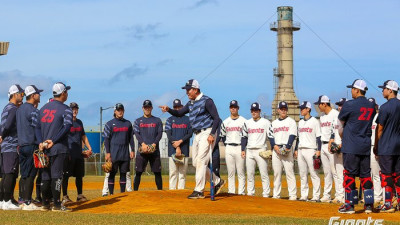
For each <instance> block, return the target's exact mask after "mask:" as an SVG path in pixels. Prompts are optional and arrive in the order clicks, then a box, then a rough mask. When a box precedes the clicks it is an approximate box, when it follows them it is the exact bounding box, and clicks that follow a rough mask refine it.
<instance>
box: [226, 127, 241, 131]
mask: <svg viewBox="0 0 400 225" xmlns="http://www.w3.org/2000/svg"><path fill="white" fill-rule="evenodd" d="M231 131H232V132H234V131H239V132H241V131H242V128H241V127H226V132H231Z"/></svg>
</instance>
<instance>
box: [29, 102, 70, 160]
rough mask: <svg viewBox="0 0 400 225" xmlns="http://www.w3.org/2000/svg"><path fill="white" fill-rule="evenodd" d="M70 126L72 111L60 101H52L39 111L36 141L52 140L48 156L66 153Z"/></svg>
mask: <svg viewBox="0 0 400 225" xmlns="http://www.w3.org/2000/svg"><path fill="white" fill-rule="evenodd" d="M71 126H72V110H71V108H70V107H69V106H67V105H65V104H64V103H62V102H60V101H57V100H55V101H52V102H49V103H47V104H46V105H44V106H43V107H42V108H41V109H40V111H39V123H38V125H37V128H36V129H40V136H39V137H37V139H38V141H39V142H41V141H45V140H52V141H53V143H54V145H53V147H52V148H51V149H50V151H49V154H48V155H49V156H54V155H58V154H63V153H68V132H69V129H70V127H71Z"/></svg>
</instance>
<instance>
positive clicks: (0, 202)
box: [0, 201, 4, 209]
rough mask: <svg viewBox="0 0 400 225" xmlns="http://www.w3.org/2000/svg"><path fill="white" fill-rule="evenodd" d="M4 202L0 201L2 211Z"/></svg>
mask: <svg viewBox="0 0 400 225" xmlns="http://www.w3.org/2000/svg"><path fill="white" fill-rule="evenodd" d="M3 204H4V201H0V209H3Z"/></svg>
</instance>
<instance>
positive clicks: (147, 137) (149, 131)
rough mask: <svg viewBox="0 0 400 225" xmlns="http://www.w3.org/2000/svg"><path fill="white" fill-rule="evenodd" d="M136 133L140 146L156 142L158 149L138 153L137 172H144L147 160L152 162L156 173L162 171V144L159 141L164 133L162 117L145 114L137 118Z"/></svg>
mask: <svg viewBox="0 0 400 225" xmlns="http://www.w3.org/2000/svg"><path fill="white" fill-rule="evenodd" d="M134 133H135V136H136V139H137V140H138V143H139V146H141V145H142V143H145V144H146V145H151V144H156V150H155V152H154V153H152V154H141V153H139V151H138V152H137V154H136V165H135V169H136V172H144V171H145V170H146V166H147V162H150V167H151V171H152V172H154V173H159V172H161V160H160V146H159V142H160V140H161V137H162V133H163V125H162V122H161V120H160V118H157V117H154V116H151V117H149V118H146V117H144V116H142V117H140V118H138V119H136V120H135V123H134Z"/></svg>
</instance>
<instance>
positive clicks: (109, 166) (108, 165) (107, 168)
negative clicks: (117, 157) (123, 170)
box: [101, 161, 112, 173]
mask: <svg viewBox="0 0 400 225" xmlns="http://www.w3.org/2000/svg"><path fill="white" fill-rule="evenodd" d="M101 168H103V171H104V172H105V173H109V172H111V169H112V162H110V161H107V162H105V163H103V165H101Z"/></svg>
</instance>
